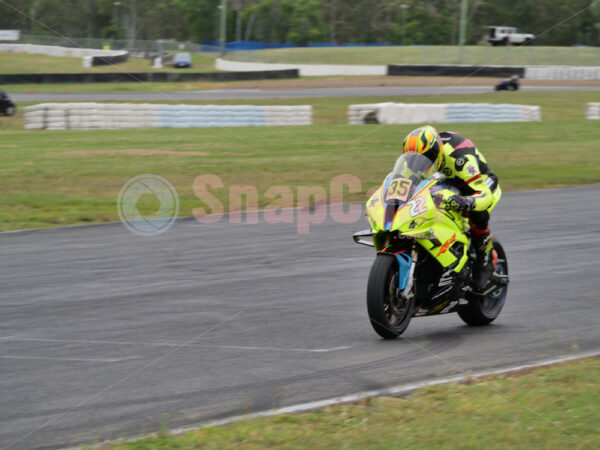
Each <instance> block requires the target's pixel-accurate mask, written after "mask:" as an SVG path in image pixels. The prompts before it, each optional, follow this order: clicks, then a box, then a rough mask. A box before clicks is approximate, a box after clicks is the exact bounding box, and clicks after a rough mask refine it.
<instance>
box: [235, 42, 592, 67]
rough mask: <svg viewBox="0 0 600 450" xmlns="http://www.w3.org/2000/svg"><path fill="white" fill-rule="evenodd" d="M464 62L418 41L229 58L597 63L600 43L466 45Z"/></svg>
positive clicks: (455, 50)
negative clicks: (383, 45) (391, 44)
mask: <svg viewBox="0 0 600 450" xmlns="http://www.w3.org/2000/svg"><path fill="white" fill-rule="evenodd" d="M464 58H465V59H464V63H461V62H460V61H461V57H460V48H459V47H458V46H449V45H429V46H427V45H425V46H421V45H418V46H417V45H415V46H391V47H347V48H339V47H332V48H310V47H307V48H283V49H269V50H254V51H238V52H230V53H228V54H227V56H226V59H230V60H237V61H251V62H263V63H289V64H376V65H387V64H472V65H496V66H502V65H507V66H512V65H514V66H518V65H565V66H571V65H575V66H579V65H581V66H596V65H598V64H600V62H599V61H600V53H599V49H598V48H597V47H586V48H584V47H581V48H579V47H541V46H524V47H519V46H517V47H492V46H490V45H471V46H467V47H465V52H464Z"/></svg>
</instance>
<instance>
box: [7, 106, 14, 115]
mask: <svg viewBox="0 0 600 450" xmlns="http://www.w3.org/2000/svg"><path fill="white" fill-rule="evenodd" d="M15 111H16V108H15V107H14V106H9V107H7V108H6V110H5V111H4V114H6V115H7V116H13V115H14V114H15Z"/></svg>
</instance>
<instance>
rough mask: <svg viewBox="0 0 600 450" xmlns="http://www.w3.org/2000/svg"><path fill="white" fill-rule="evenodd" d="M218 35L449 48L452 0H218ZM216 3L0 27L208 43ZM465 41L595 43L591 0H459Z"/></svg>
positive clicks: (72, 1) (44, 4)
mask: <svg viewBox="0 0 600 450" xmlns="http://www.w3.org/2000/svg"><path fill="white" fill-rule="evenodd" d="M227 3H228V8H227V25H228V26H227V40H228V41H233V40H257V41H264V42H272V43H283V42H291V43H293V44H299V45H301V44H306V43H310V42H331V43H340V44H342V43H343V44H345V43H389V44H406V45H454V44H457V43H458V35H459V17H460V5H461V0H228V2H227ZM220 4H221V0H5V2H3V3H0V29H20V30H21V32H22V33H27V34H36V35H52V34H55V33H60V34H62V35H64V36H69V37H88V38H101V39H109V38H112V39H129V40H137V39H148V40H155V39H176V40H179V41H193V42H201V41H207V40H217V39H218V36H219V17H220V9H219V7H220ZM468 5H469V6H468V14H467V16H468V28H467V43H468V44H477V43H479V42H481V41H482V37H483V35H484V32H485V27H486V26H488V25H508V26H515V27H518V28H520V29H521V30H523V31H524V32H527V33H534V34H535V35H536V36H539V39H538V40H537V41H536V44H539V45H600V0H569V1H565V0H469V1H468Z"/></svg>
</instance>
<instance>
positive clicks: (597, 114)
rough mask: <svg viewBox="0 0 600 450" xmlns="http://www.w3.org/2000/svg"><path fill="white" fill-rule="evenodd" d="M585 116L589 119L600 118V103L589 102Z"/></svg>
mask: <svg viewBox="0 0 600 450" xmlns="http://www.w3.org/2000/svg"><path fill="white" fill-rule="evenodd" d="M585 118H586V119H588V120H600V103H588V104H587V107H586V111H585Z"/></svg>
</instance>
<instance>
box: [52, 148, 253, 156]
mask: <svg viewBox="0 0 600 450" xmlns="http://www.w3.org/2000/svg"><path fill="white" fill-rule="evenodd" d="M257 154H258V153H234V152H219V153H208V152H178V151H174V150H162V149H147V148H126V149H122V150H74V151H71V152H62V153H59V155H60V156H66V157H71V156H80V157H83V158H89V157H94V156H175V157H179V158H186V157H189V156H256V155H257ZM51 156H53V155H51Z"/></svg>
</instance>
